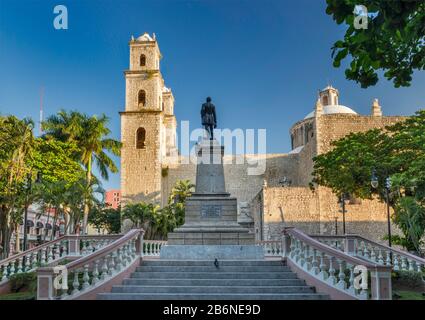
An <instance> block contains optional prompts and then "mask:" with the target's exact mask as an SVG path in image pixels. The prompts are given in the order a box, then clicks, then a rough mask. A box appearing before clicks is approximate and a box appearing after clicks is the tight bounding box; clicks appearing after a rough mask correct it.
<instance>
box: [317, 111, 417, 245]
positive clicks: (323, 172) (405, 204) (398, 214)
mask: <svg viewBox="0 0 425 320" xmlns="http://www.w3.org/2000/svg"><path fill="white" fill-rule="evenodd" d="M372 170H376V172H377V174H378V177H379V187H378V188H377V189H373V188H372V187H371V185H370V181H371V175H372ZM386 177H390V179H391V182H392V188H391V193H390V205H391V206H392V208H393V209H394V212H395V214H394V215H393V216H392V219H393V221H394V222H395V223H396V224H397V226H398V227H399V228H400V230H401V231H402V232H403V236H402V237H394V239H393V240H395V241H396V242H397V243H398V244H401V245H403V246H404V247H405V248H407V249H408V250H414V251H416V252H418V253H420V248H421V245H422V243H423V242H422V240H421V239H422V238H423V236H424V234H425V215H424V210H425V111H424V110H420V111H418V112H417V113H416V115H415V116H412V117H409V118H408V119H406V120H405V121H402V122H399V123H396V124H395V125H392V126H389V127H387V128H385V131H384V130H377V129H374V130H369V131H367V132H363V133H353V134H350V135H348V136H346V137H344V138H343V139H340V140H338V141H335V142H333V149H332V150H331V151H329V152H327V153H325V154H321V155H319V156H317V157H315V158H314V170H313V181H312V187H313V188H314V187H315V186H316V185H321V186H325V187H329V188H331V189H332V191H333V192H334V193H336V194H341V193H344V192H347V193H351V194H353V195H355V196H357V197H360V198H363V199H365V198H367V199H371V198H372V196H373V195H378V196H379V197H380V198H381V199H382V200H385V193H386V190H385V179H386Z"/></svg>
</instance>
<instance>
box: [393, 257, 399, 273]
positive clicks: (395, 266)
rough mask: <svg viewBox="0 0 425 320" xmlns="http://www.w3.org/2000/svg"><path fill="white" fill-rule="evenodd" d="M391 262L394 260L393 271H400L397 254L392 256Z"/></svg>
mask: <svg viewBox="0 0 425 320" xmlns="http://www.w3.org/2000/svg"><path fill="white" fill-rule="evenodd" d="M393 256H394V257H393V260H394V271H399V270H400V265H399V263H398V254H394V255H393Z"/></svg>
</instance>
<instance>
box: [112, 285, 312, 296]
mask: <svg viewBox="0 0 425 320" xmlns="http://www.w3.org/2000/svg"><path fill="white" fill-rule="evenodd" d="M112 293H167V294H168V293H170V294H171V293H174V294H180V293H200V294H207V293H208V294H214V293H215V294H217V293H226V294H228V293H237V294H240V293H314V289H313V288H312V287H308V286H171V285H165V286H134V285H123V286H122V285H121V286H114V287H113V288H112Z"/></svg>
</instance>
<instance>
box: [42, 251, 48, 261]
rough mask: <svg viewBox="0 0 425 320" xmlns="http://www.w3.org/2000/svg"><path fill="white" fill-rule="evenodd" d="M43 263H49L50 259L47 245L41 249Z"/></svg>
mask: <svg viewBox="0 0 425 320" xmlns="http://www.w3.org/2000/svg"><path fill="white" fill-rule="evenodd" d="M41 263H42V264H45V263H48V261H47V248H46V247H44V248H42V249H41Z"/></svg>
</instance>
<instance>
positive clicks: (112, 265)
mask: <svg viewBox="0 0 425 320" xmlns="http://www.w3.org/2000/svg"><path fill="white" fill-rule="evenodd" d="M108 260H109V270H108V276H112V275H113V274H114V272H115V263H114V254H113V253H111V254H109V255H108Z"/></svg>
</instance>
